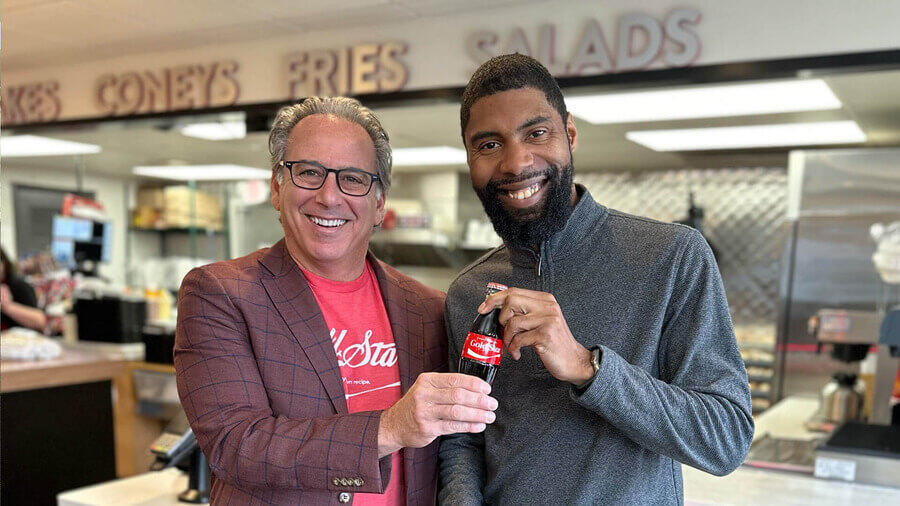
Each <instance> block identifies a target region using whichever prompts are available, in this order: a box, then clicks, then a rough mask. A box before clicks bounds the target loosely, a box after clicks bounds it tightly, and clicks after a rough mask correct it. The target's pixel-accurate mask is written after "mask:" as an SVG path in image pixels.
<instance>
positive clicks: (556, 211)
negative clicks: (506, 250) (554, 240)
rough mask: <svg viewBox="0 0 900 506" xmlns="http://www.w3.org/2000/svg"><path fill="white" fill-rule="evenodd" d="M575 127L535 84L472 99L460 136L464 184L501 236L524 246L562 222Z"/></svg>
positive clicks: (567, 209) (570, 197)
mask: <svg viewBox="0 0 900 506" xmlns="http://www.w3.org/2000/svg"><path fill="white" fill-rule="evenodd" d="M576 135H577V132H576V130H575V122H574V121H573V120H572V119H571V116H570V117H569V118H568V119H567V121H563V119H562V118H561V117H560V115H559V113H558V112H557V111H556V109H554V108H553V107H552V106H551V105H550V103H549V102H547V99H546V97H545V96H544V93H543V92H541V91H539V90H537V89H535V88H519V89H512V90H507V91H502V92H499V93H495V94H493V95H488V96H486V97H483V98H481V99H479V100H478V101H477V102H475V104H473V105H472V108H471V110H470V113H469V122H468V124H467V125H466V130H465V133H464V139H465V143H466V148H467V153H468V163H469V172H470V174H471V176H472V187H473V188H474V189H475V192H476V193H477V194H478V197H479V198H480V199H481V202H482V204H483V205H484V208H485V212H486V213H487V214H488V217H490V219H491V222H492V223H493V225H494V229H495V230H496V231H497V233H498V234H499V235H500V237H502V238H503V239H504V240H505V241H507V242H511V243H513V244H516V245H518V246H523V247H531V246H535V245H537V244H540V243H541V242H543V241H544V240H546V239H548V238H549V237H550V236H551V235H553V233H554V232H556V231H557V230H559V229H560V228H562V226H563V225H564V224H565V222H566V220H567V219H568V217H569V215H570V214H571V209H572V206H573V204H574V202H575V187H574V184H573V182H572V173H573V166H572V149H574V147H575V141H576Z"/></svg>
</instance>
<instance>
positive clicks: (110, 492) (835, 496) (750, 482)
mask: <svg viewBox="0 0 900 506" xmlns="http://www.w3.org/2000/svg"><path fill="white" fill-rule="evenodd" d="M817 407H818V400H817V399H816V398H805V397H789V398H787V399H784V400H783V401H781V402H780V403H778V404H776V405H775V406H773V407H772V408H770V409H768V410H767V411H765V412H764V413H763V414H761V415H759V416H758V417H757V418H756V433H755V435H754V438H758V437H762V435H763V434H765V433H766V432H768V433H770V434H772V435H773V436H776V437H790V438H799V439H806V438H811V437H816V436H817V434H816V433H812V432H809V431H807V430H805V429H804V428H803V421H805V420H806V419H807V418H808V417H809V416H810V415H812V414H813V413H814V412H815V411H816V409H817ZM682 472H683V474H684V503H685V505H712V504H715V505H760V504H779V505H782V504H785V505H794V504H796V505H807V504H816V505H825V506H827V505H858V504H874V505H881V504H900V488H887V487H877V486H872V485H860V484H857V483H847V482H842V481H830V480H823V479H819V478H814V477H812V476H811V475H806V474H799V473H791V472H781V471H770V470H762V469H755V468H751V467H747V466H741V467H740V468H738V469H737V470H736V471H735V472H733V473H731V474H730V475H728V476H723V477H717V476H713V475H711V474H707V473H705V472H703V471H699V470H697V469H694V468H692V467H690V466H682ZM185 488H187V475H185V474H184V473H182V472H180V471H178V470H177V469H167V470H165V471H159V472H155V473H144V474H140V475H137V476H133V477H131V478H127V479H124V480H116V481H113V482H109V483H103V484H100V485H95V486H92V487H86V488H82V489H78V490H73V491H70V492H65V493H63V494H60V495H59V496H58V499H59V504H60V506H84V505H106V504H110V505H111V504H122V505H142V506H150V505H152V506H161V505H172V506H176V505H178V504H180V503H179V502H178V499H177V497H176V496H177V494H178V493H180V492H181V491H183V490H184V489H185Z"/></svg>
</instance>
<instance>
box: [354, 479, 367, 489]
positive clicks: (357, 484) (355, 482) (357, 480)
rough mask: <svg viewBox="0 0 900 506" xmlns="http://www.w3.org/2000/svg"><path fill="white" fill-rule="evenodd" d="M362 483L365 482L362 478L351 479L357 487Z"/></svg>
mask: <svg viewBox="0 0 900 506" xmlns="http://www.w3.org/2000/svg"><path fill="white" fill-rule="evenodd" d="M363 483H365V482H364V481H363V480H362V478H356V479H354V480H353V484H354V485H356V486H357V487H361V486H363Z"/></svg>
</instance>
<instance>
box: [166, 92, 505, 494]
mask: <svg viewBox="0 0 900 506" xmlns="http://www.w3.org/2000/svg"><path fill="white" fill-rule="evenodd" d="M269 152H270V155H271V164H272V171H273V173H272V178H271V189H272V196H271V201H272V205H273V207H274V208H275V210H276V212H277V214H278V218H279V220H280V222H281V225H282V228H283V229H284V238H283V239H282V240H280V241H278V243H276V244H275V245H274V246H272V247H271V248H263V249H261V250H258V251H256V252H254V253H251V254H250V255H248V256H245V257H242V258H237V259H234V260H228V261H224V262H217V263H214V264H211V265H207V266H203V267H200V268H197V269H194V270H192V271H191V272H190V273H189V274H188V275H187V276H186V277H185V278H184V281H183V282H182V285H181V290H180V292H179V297H178V326H177V331H176V341H175V370H176V377H177V382H178V391H179V395H180V397H181V402H182V405H183V406H184V410H185V412H186V413H187V416H188V420H189V422H190V425H191V428H192V429H193V431H194V434H195V435H196V436H197V441H198V442H199V444H200V448H201V449H202V450H203V452H204V453H205V454H206V456H207V458H208V459H209V463H210V468H211V470H212V473H213V477H212V493H211V498H212V503H213V504H338V503H348V502H351V501H352V502H353V503H354V504H357V505H359V504H366V505H370V504H384V505H402V504H428V505H430V504H434V502H435V496H436V488H437V450H438V447H437V441H436V438H437V437H438V436H440V435H442V434H449V433H457V432H478V431H482V430H484V428H485V423H489V422H490V421H492V420H493V412H492V410H493V409H494V408H496V405H497V404H496V400H494V399H492V398H491V397H489V396H488V393H489V391H490V387H489V385H488V384H487V383H485V382H483V381H481V380H480V379H477V378H474V377H472V376H464V375H461V374H448V373H442V372H441V371H445V370H446V367H447V351H446V346H447V342H446V336H445V334H444V320H443V313H442V309H443V302H444V294H443V293H441V292H439V291H437V290H434V289H431V288H427V287H425V286H424V285H422V284H421V283H419V282H417V281H415V280H413V279H412V278H410V277H408V276H406V275H404V274H401V273H400V272H399V271H397V270H395V269H393V268H391V267H390V266H388V265H386V264H385V263H383V262H381V261H379V260H378V259H376V258H375V257H374V256H373V255H372V254H371V253H368V251H367V250H368V244H369V238H370V237H371V235H372V232H373V231H374V229H375V228H376V227H378V226H379V224H380V223H381V221H382V220H383V218H384V212H385V211H384V204H385V197H386V195H387V192H388V191H389V189H390V182H391V179H390V178H391V174H390V170H391V149H390V145H389V143H388V136H387V134H386V133H385V131H384V129H383V128H382V126H381V123H380V122H379V120H378V119H377V118H376V117H375V115H374V113H373V112H372V111H371V110H369V109H367V108H365V107H363V106H362V105H361V104H360V103H359V102H358V101H356V100H353V99H349V98H343V97H332V98H318V97H311V98H307V99H305V100H304V101H303V102H302V103H300V104H297V105H293V106H289V107H285V108H283V109H282V110H281V111H279V113H278V115H277V117H276V119H275V122H274V125H273V127H272V131H271V132H270V135H269Z"/></svg>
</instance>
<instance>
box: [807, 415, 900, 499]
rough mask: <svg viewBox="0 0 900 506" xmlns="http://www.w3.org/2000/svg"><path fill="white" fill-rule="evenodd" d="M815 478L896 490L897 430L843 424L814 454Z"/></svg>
mask: <svg viewBox="0 0 900 506" xmlns="http://www.w3.org/2000/svg"><path fill="white" fill-rule="evenodd" d="M814 474H815V476H816V477H818V478H832V479H839V480H844V481H853V482H857V483H868V484H872V485H883V486H888V487H900V426H896V425H871V424H863V423H846V424H844V425H842V426H841V427H840V428H838V429H837V430H836V431H835V432H834V434H832V435H831V437H829V438H828V439H827V440H826V441H825V443H824V444H823V445H822V446H820V447H819V448H818V449H817V450H816V465H815V472H814Z"/></svg>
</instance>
